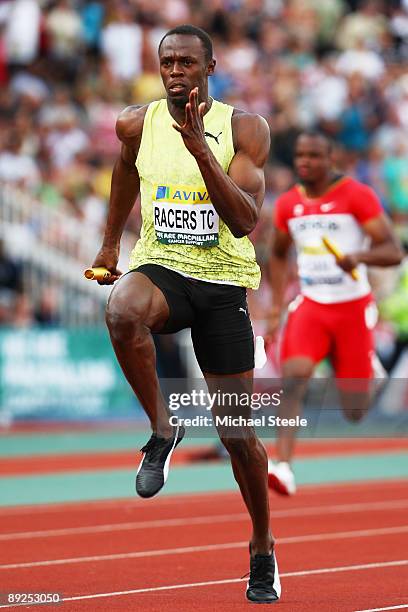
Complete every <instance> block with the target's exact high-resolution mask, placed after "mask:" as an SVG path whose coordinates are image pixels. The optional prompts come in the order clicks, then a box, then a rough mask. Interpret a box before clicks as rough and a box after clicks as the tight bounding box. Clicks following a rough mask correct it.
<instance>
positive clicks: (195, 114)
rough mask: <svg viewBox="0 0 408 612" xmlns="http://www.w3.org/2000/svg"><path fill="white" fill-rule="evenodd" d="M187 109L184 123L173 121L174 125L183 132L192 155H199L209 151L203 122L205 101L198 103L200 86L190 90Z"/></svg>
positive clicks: (182, 134)
mask: <svg viewBox="0 0 408 612" xmlns="http://www.w3.org/2000/svg"><path fill="white" fill-rule="evenodd" d="M185 111H186V118H185V121H184V123H183V125H179V124H178V123H173V127H174V129H175V130H177V132H179V133H180V134H181V136H182V138H183V141H184V144H185V146H186V148H187V149H188V150H189V151H190V153H191V155H193V156H194V157H198V156H199V155H200V154H203V153H205V152H206V151H208V145H207V142H206V140H205V136H204V122H203V115H204V111H205V102H200V104H199V103H198V87H194V89H192V90H191V91H190V96H189V101H188V102H187V104H186V109H185Z"/></svg>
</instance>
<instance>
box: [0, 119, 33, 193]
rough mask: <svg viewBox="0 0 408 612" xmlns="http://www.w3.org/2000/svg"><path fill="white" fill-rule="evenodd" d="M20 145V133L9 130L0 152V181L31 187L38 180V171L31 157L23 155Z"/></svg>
mask: <svg viewBox="0 0 408 612" xmlns="http://www.w3.org/2000/svg"><path fill="white" fill-rule="evenodd" d="M21 147H22V140H21V137H20V135H19V134H18V133H17V132H15V131H10V133H9V136H8V140H7V143H6V145H5V147H4V149H3V151H1V152H0V181H7V182H9V183H14V184H16V185H18V186H21V187H28V188H29V189H33V188H35V187H36V186H37V185H38V183H39V181H40V173H39V170H38V167H37V164H36V163H35V161H34V160H33V158H32V157H29V156H28V155H24V154H23V153H22V152H21Z"/></svg>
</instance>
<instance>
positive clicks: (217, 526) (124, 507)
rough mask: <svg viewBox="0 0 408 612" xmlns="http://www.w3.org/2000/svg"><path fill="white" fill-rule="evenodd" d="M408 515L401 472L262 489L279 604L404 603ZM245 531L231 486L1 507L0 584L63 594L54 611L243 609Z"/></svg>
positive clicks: (315, 611) (312, 609) (328, 610)
mask: <svg viewBox="0 0 408 612" xmlns="http://www.w3.org/2000/svg"><path fill="white" fill-rule="evenodd" d="M407 516H408V486H407V482H406V481H386V482H374V483H369V484H368V483H361V484H358V483H354V484H352V485H350V484H345V485H335V486H325V487H316V486H314V487H303V488H302V489H301V490H300V492H299V494H298V495H296V496H295V497H294V498H290V499H287V498H280V497H277V496H274V495H273V496H271V522H272V526H273V530H274V533H275V536H276V537H277V540H278V541H277V545H276V551H277V557H278V562H279V566H280V571H281V577H282V585H283V594H282V600H281V602H280V604H278V609H281V610H286V611H287V612H337V611H339V612H354V611H357V610H358V611H360V610H364V611H366V610H372V609H381V610H382V609H387V608H389V609H391V607H396V608H394V609H404V608H406V609H408V521H407ZM249 536H250V526H249V521H248V518H247V515H246V512H245V509H244V507H243V505H242V502H241V499H240V496H239V495H238V494H237V493H218V494H216V493H213V494H211V495H208V494H201V495H194V496H188V495H178V496H177V497H176V496H174V497H163V498H160V497H158V498H156V499H153V500H150V501H142V500H129V499H123V500H120V499H119V500H115V501H111V500H109V501H101V502H87V503H70V504H55V505H48V506H46V505H43V506H41V505H37V506H30V507H28V506H21V507H15V508H1V509H0V585H1V586H0V591H1V592H2V593H7V592H15V591H18V592H48V593H53V592H57V593H61V594H62V595H63V597H64V599H65V601H64V603H63V604H62V605H58V606H47V607H46V608H45V610H54V609H55V610H56V611H63V612H74V611H75V612H80V611H82V610H87V611H89V610H91V611H92V612H94V611H95V612H97V611H102V610H103V611H104V612H106V611H107V610H109V611H115V610H130V611H132V612H133V611H135V610H146V611H148V612H162V611H163V609H164V608H166V609H167V610H171V611H173V610H174V611H175V610H182V611H183V612H189V611H190V610H200V611H204V610H205V611H213V610H214V611H224V610H225V611H229V610H231V611H232V610H234V612H236V611H237V610H238V611H239V610H248V606H249V605H250V604H248V603H246V602H245V599H244V591H245V583H246V579H244V580H241V579H240V576H242V575H243V574H245V573H246V572H247V570H248V553H247V541H248V538H249ZM0 607H1V606H0ZM21 608H22V609H32V608H33V606H30V607H29V606H21ZM35 608H36V609H39V608H40V607H39V606H35ZM5 609H11V607H10V606H7V608H5Z"/></svg>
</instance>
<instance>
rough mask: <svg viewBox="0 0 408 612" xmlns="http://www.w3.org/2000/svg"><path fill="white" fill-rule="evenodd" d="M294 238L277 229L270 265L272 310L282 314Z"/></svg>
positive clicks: (269, 277) (269, 278)
mask: <svg viewBox="0 0 408 612" xmlns="http://www.w3.org/2000/svg"><path fill="white" fill-rule="evenodd" d="M291 246H292V238H291V237H290V235H289V234H288V233H286V232H283V231H282V230H280V229H278V228H276V229H275V234H274V237H273V242H272V249H271V256H270V258H269V265H268V280H269V284H270V287H271V289H272V310H274V311H276V312H278V313H279V314H280V313H281V312H282V310H283V307H284V305H285V291H286V285H287V281H288V264H289V251H290V247H291Z"/></svg>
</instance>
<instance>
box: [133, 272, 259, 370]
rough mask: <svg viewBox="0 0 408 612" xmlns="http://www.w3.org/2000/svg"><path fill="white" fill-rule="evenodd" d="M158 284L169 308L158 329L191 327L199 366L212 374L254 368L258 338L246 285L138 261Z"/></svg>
mask: <svg viewBox="0 0 408 612" xmlns="http://www.w3.org/2000/svg"><path fill="white" fill-rule="evenodd" d="M133 271H134V272H141V273H142V274H145V275H146V276H147V277H148V278H150V280H151V281H152V283H154V284H155V285H156V287H158V288H159V289H160V290H161V291H162V293H163V295H164V297H165V298H166V301H167V304H168V306H169V310H170V316H169V318H168V320H167V322H166V324H165V326H164V327H163V329H162V330H160V332H159V333H161V334H173V333H175V332H178V331H180V330H181V329H185V328H188V327H190V328H191V339H192V341H193V347H194V352H195V354H196V357H197V361H198V363H199V366H200V368H201V370H202V371H203V372H208V373H210V374H239V373H241V372H247V371H248V370H252V369H253V367H254V337H253V332H252V325H251V320H250V318H249V312H248V304H247V299H246V289H245V288H244V287H237V286H235V285H222V284H218V283H209V282H206V281H200V280H196V279H193V278H186V277H185V276H182V275H181V274H178V273H177V272H173V270H168V269H167V268H164V267H163V266H158V265H154V264H144V265H142V266H139V267H138V268H136V269H135V270H133Z"/></svg>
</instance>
